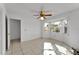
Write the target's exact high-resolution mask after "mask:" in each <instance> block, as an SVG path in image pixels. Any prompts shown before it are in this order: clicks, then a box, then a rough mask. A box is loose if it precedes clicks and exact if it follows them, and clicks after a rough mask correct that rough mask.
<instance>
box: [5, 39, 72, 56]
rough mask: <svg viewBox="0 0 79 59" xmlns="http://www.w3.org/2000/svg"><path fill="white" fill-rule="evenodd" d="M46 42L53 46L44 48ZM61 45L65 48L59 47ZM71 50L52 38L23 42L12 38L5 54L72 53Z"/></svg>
mask: <svg viewBox="0 0 79 59" xmlns="http://www.w3.org/2000/svg"><path fill="white" fill-rule="evenodd" d="M46 42H48V43H51V45H52V47H53V48H51V49H50V47H49V46H48V47H49V48H44V47H45V45H44V43H46ZM46 44H47V43H46ZM56 45H57V46H56ZM62 47H63V48H66V49H60V48H62ZM71 50H72V49H71V48H70V47H69V46H68V45H67V44H65V43H63V42H60V41H57V40H54V39H34V40H30V41H24V42H20V41H19V40H13V41H11V44H10V49H9V50H8V51H7V52H6V55H54V54H55V55H72V51H71ZM62 51H65V52H66V53H65V52H62Z"/></svg>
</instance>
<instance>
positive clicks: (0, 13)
mask: <svg viewBox="0 0 79 59" xmlns="http://www.w3.org/2000/svg"><path fill="white" fill-rule="evenodd" d="M1 39H2V10H1V8H0V54H1V52H2V51H1V49H2V47H1V46H2V40H1Z"/></svg>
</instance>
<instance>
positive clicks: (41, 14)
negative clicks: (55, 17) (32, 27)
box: [34, 9, 52, 20]
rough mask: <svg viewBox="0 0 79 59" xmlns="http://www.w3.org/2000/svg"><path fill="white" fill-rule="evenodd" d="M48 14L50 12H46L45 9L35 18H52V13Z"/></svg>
mask: <svg viewBox="0 0 79 59" xmlns="http://www.w3.org/2000/svg"><path fill="white" fill-rule="evenodd" d="M48 12H50V11H45V10H44V9H41V10H40V11H39V13H38V14H37V15H34V16H38V17H37V19H40V20H45V19H46V17H47V16H52V13H48Z"/></svg>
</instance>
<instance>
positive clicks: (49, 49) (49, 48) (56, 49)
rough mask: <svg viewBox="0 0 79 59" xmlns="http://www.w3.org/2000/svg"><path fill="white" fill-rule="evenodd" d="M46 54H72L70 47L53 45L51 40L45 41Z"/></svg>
mask: <svg viewBox="0 0 79 59" xmlns="http://www.w3.org/2000/svg"><path fill="white" fill-rule="evenodd" d="M43 54H44V55H72V54H71V52H70V51H68V49H66V48H65V47H63V46H60V45H58V44H54V45H52V44H51V43H50V42H44V52H43Z"/></svg>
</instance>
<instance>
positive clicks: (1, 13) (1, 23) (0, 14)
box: [0, 4, 6, 54]
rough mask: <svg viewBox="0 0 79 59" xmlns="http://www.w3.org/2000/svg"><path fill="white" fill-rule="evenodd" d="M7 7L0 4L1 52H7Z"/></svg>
mask: <svg viewBox="0 0 79 59" xmlns="http://www.w3.org/2000/svg"><path fill="white" fill-rule="evenodd" d="M5 34H6V33H5V8H4V5H3V4H0V54H4V52H5Z"/></svg>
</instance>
